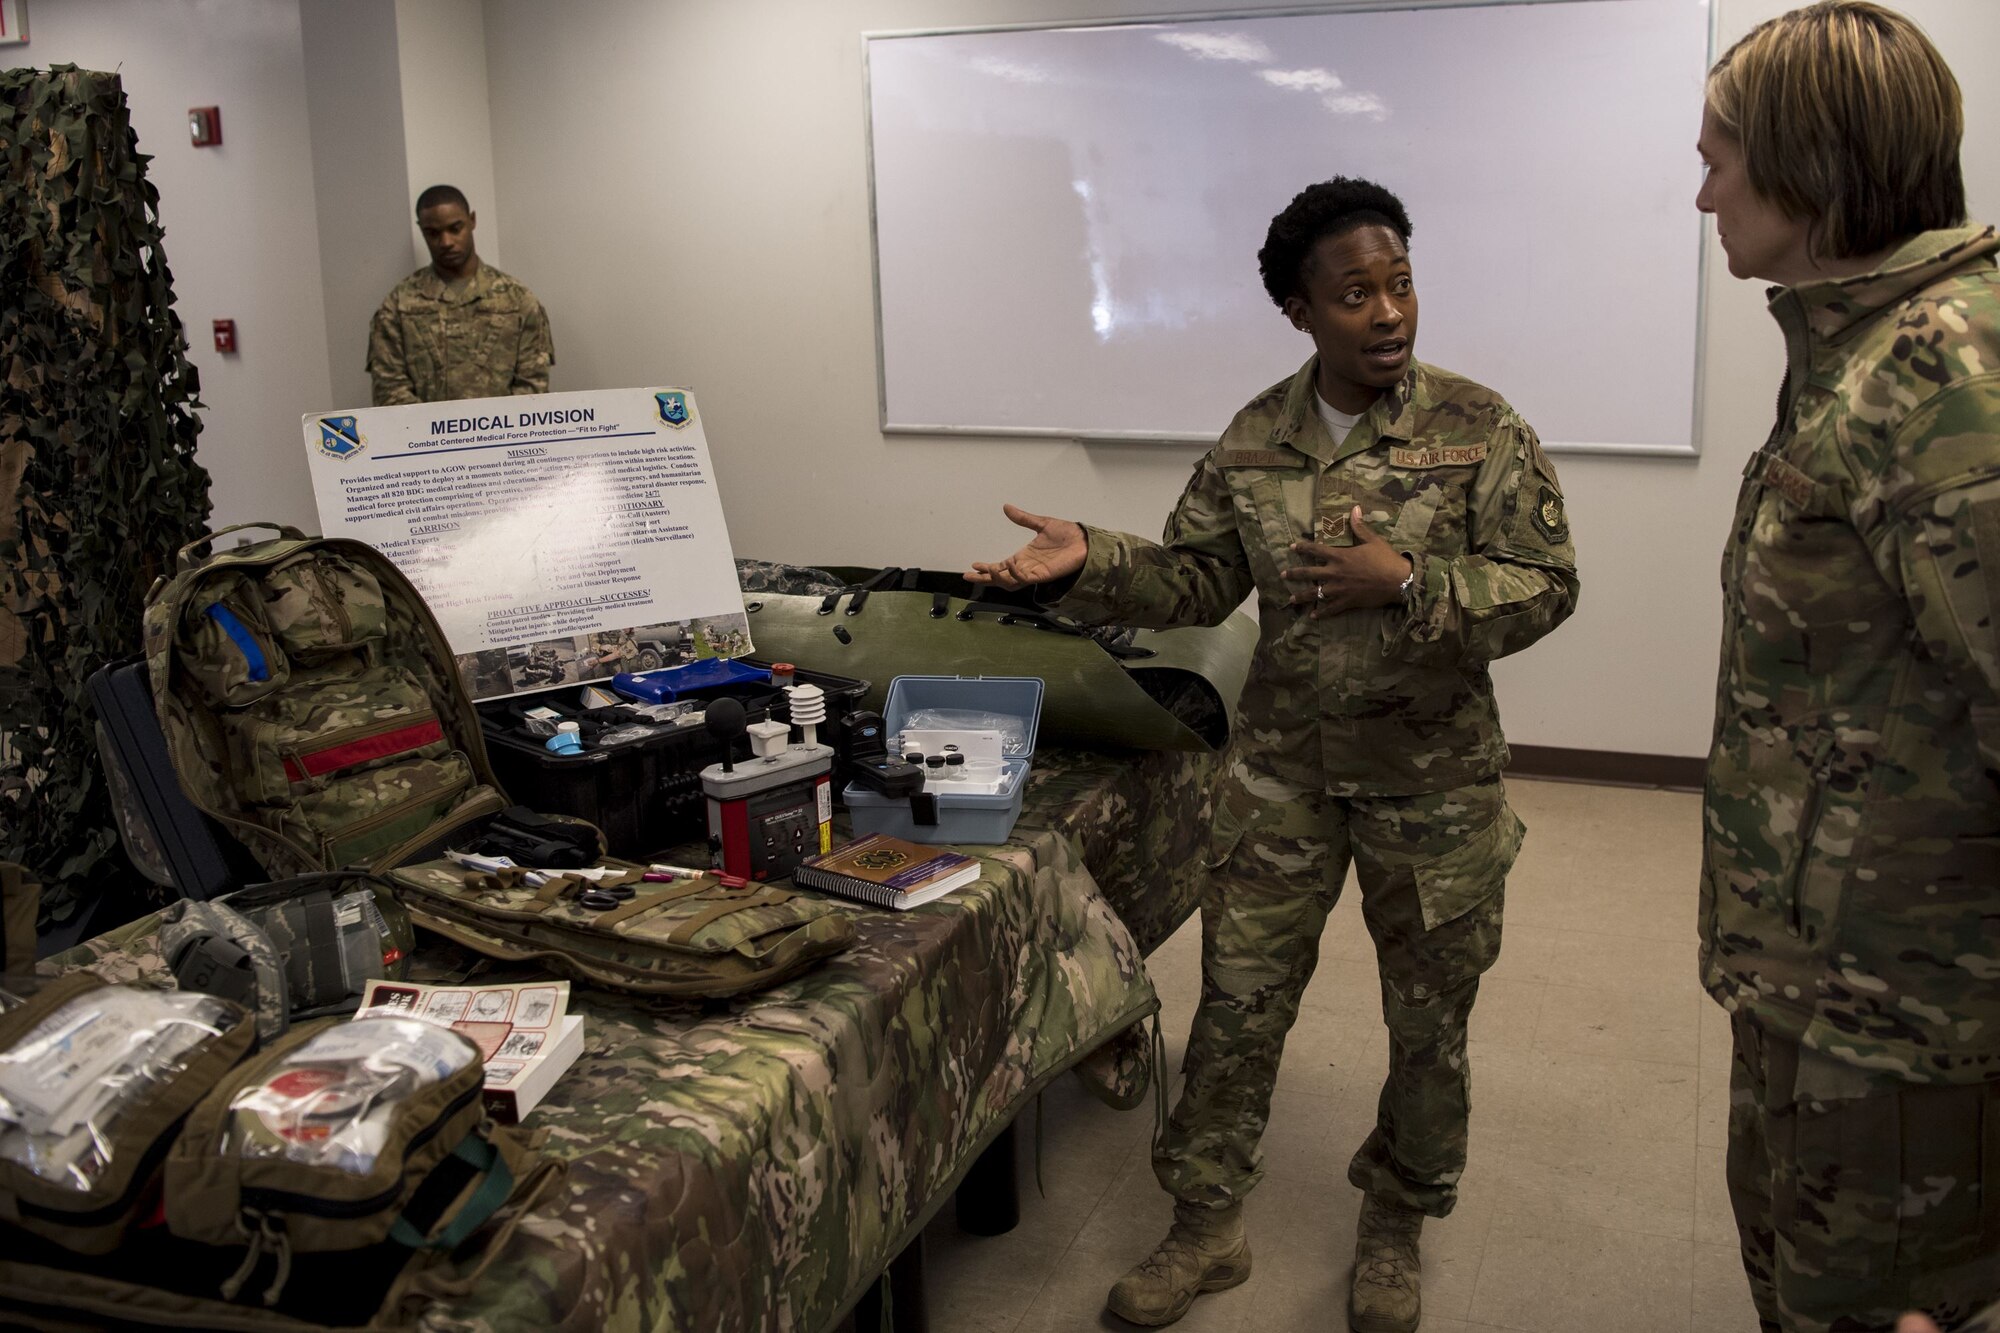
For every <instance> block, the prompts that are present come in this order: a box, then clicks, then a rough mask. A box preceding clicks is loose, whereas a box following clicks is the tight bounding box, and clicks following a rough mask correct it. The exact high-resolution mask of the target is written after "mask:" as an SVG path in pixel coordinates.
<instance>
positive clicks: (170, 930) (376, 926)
mask: <svg viewBox="0 0 2000 1333" xmlns="http://www.w3.org/2000/svg"><path fill="white" fill-rule="evenodd" d="M414 945H415V932H414V930H413V928H412V927H411V925H410V914H409V913H408V912H407V911H405V910H404V908H403V905H402V903H401V902H399V901H397V898H396V893H395V887H394V886H393V885H392V884H390V883H389V882H388V881H387V880H385V879H383V878H381V877H380V876H376V875H370V874H367V873H365V872H360V871H340V870H335V871H323V872H316V873H314V874H310V875H297V876H294V877H292V878H290V879H282V880H274V881H272V882H271V883H268V884H254V885H251V886H250V887H249V888H246V889H239V890H237V891H236V892H235V893H231V894H226V895H224V896H223V897H221V898H217V899H214V900H212V901H209V902H178V903H174V904H172V905H170V906H168V907H167V908H166V909H164V910H163V911H162V912H161V913H160V953H161V956H162V957H163V958H164V959H165V960H166V963H167V966H168V967H169V968H171V969H172V970H173V973H174V976H175V978H176V980H177V981H178V982H179V985H180V987H181V989H182V990H192V991H201V992H205V993H207V994H211V995H221V996H224V997H225V998H228V999H232V1000H235V1001H237V1002H238V1003H240V1004H242V1005H244V1006H246V1007H247V1008H249V1009H251V1010H252V1011H253V1012H255V1013H256V1015H257V1034H258V1038H259V1040H260V1041H265V1042H268V1041H272V1040H274V1039H275V1038H277V1037H279V1036H281V1035H283V1033H284V1031H285V1029H286V1026H287V1025H288V1023H289V1022H290V1021H291V1020H292V1019H294V1018H313V1017H319V1016H321V1015H325V1014H335V1013H351V1012H353V1011H354V1010H355V1009H356V1008H358V1007H359V1006H360V1003H361V994H362V992H363V991H364V990H366V989H367V986H368V982H369V981H371V980H373V979H375V978H378V977H389V978H396V977H401V976H404V975H405V974H406V973H407V972H408V971H409V955H410V950H411V949H412V948H413V947H414Z"/></svg>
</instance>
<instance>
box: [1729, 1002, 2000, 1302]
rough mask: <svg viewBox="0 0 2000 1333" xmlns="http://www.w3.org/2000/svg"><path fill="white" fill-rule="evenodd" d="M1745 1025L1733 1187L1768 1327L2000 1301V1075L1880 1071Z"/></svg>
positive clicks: (1733, 1088) (1733, 1121) (1735, 1065)
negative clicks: (1910, 1078) (1971, 1078)
mask: <svg viewBox="0 0 2000 1333" xmlns="http://www.w3.org/2000/svg"><path fill="white" fill-rule="evenodd" d="M1730 1023H1731V1028H1732V1035H1733V1036H1734V1038H1735V1054H1734V1057H1733V1058H1732V1060H1731V1064H1730V1079H1729V1200H1730V1203H1731V1205H1732V1206H1733V1207H1734V1209H1735V1212H1736V1229H1737V1236H1738V1240H1739V1242H1740V1243H1741V1245H1742V1249H1743V1268H1744V1271H1745V1272H1746V1273H1748V1275H1749V1277H1750V1294H1751V1296H1752V1298H1753V1299H1754V1300H1755V1301H1756V1303H1757V1314H1758V1318H1759V1319H1760V1321H1761V1322H1762V1324H1763V1327H1764V1328H1765V1329H1767V1330H1782V1333H1876V1331H1877V1330H1879V1331H1880V1333H1889V1330H1892V1329H1894V1328H1895V1326H1896V1319H1897V1317H1898V1316H1899V1315H1900V1314H1902V1313H1903V1312H1904V1311H1906V1310H1923V1311H1925V1312H1927V1313H1928V1314H1930V1315H1931V1317H1932V1318H1934V1319H1935V1320H1937V1322H1938V1324H1939V1326H1940V1327H1942V1328H1944V1329H1947V1330H1949V1329H1957V1328H1960V1327H1961V1326H1963V1325H1964V1321H1965V1320H1966V1319H1967V1318H1968V1317H1969V1316H1971V1315H1972V1313H1973V1312H1974V1311H1976V1310H1979V1309H1981V1308H1982V1307H1985V1306H1987V1305H1988V1304H1990V1303H1991V1302H1993V1301H1995V1300H1996V1299H2000V1084H1995V1083H1972V1084H1931V1083H1906V1082H1901V1081H1896V1080H1891V1079H1886V1078H1883V1077H1880V1076H1872V1077H1871V1076H1870V1075H1868V1074H1866V1073H1864V1072H1863V1071H1861V1070H1859V1069H1857V1068H1855V1067H1853V1066H1848V1065H1842V1064H1838V1063H1837V1062H1835V1061H1833V1060H1831V1059H1829V1058H1827V1057H1824V1056H1818V1055H1816V1054H1815V1053H1814V1052H1812V1051H1807V1050H1802V1048H1801V1047H1799V1046H1798V1045H1796V1044H1795V1043H1792V1042H1789V1041H1785V1040H1782V1039H1780V1038H1776V1037H1771V1036H1767V1035H1765V1034H1764V1033H1762V1032H1760V1031H1758V1030H1757V1028H1756V1027H1755V1026H1754V1025H1752V1024H1751V1022H1750V1020H1749V1019H1748V1018H1746V1017H1745V1016H1744V1015H1742V1014H1736V1015H1734V1016H1732V1018H1731V1020H1730Z"/></svg>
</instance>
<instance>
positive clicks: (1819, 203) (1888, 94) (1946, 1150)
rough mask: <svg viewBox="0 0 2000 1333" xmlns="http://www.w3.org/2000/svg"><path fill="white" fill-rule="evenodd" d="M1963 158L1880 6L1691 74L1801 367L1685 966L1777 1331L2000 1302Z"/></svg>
mask: <svg viewBox="0 0 2000 1333" xmlns="http://www.w3.org/2000/svg"><path fill="white" fill-rule="evenodd" d="M1962 130H1963V114H1962V111H1961V108H1960V101H1959V92H1958V84H1957V82H1956V81H1955V80H1954V79H1953V78H1952V74H1951V71H1950V70H1949V69H1948V68H1946V66H1945V64H1944V61H1943V59H1942V58H1941V57H1940V56H1939V55H1938V53H1937V51H1936V50H1935V48H1933V47H1932V46H1931V44H1930V42H1929V41H1927V40H1926V39H1925V38H1924V35H1923V34H1922V32H1920V31H1919V30H1918V29H1917V28H1916V26H1915V25H1914V24H1912V23H1911V22H1910V21H1909V20H1908V19H1906V18H1904V17H1902V16H1901V15H1899V14H1895V13H1893V12H1891V11H1889V10H1886V9H1883V8H1881V7H1880V6H1877V5H1873V4H1862V3H1851V2H1843V3H1829V4H1818V5H1813V6H1810V7H1808V8H1806V9H1801V10H1795V11H1793V12H1792V13H1789V14H1786V15H1783V16H1781V17H1779V18H1777V19H1773V20H1772V21H1770V22H1769V23H1766V24H1764V25H1762V26H1761V27H1759V28H1757V29H1755V30H1754V31H1752V32H1751V33H1750V34H1749V35H1748V36H1746V37H1745V38H1744V39H1743V40H1742V41H1740V42H1738V43H1737V44H1736V45H1735V46H1733V47H1731V48H1730V50H1729V51H1728V52H1727V53H1726V54H1725V55H1724V56H1723V57H1722V59H1721V60H1720V61H1719V62H1717V64H1716V66H1715V68H1714V69H1713V70H1712V71H1711V72H1710V74H1709V79H1708V89H1707V106H1706V110H1705V114H1704V115H1703V118H1702V129H1701V139H1700V148H1701V153H1702V157H1703V159H1704V160H1705V161H1706V163H1707V164H1708V176H1707V179H1706V181H1705V182H1704V183H1703V185H1702V188H1701V193H1700V195H1699V197H1698V199H1697V201H1696V202H1697V205H1698V207H1700V208H1701V210H1702V211H1703V212H1705V213H1709V214H1712V215H1713V216H1714V217H1715V219H1716V230H1717V232H1718V234H1719V236H1720V239H1721V242H1722V247H1723V250H1724V252H1725V253H1726V254H1727V255H1728V257H1729V271H1730V272H1731V273H1733V274H1735V275H1736V276H1737V277H1739V278H1756V279H1760V280H1762V281H1764V282H1767V283H1775V284H1777V286H1776V287H1774V288H1773V289H1772V291H1771V297H1770V300H1771V313H1772V314H1773V315H1774V316H1775V317H1776V318H1777V321H1778V324H1779V327H1780V328H1781V330H1782V331H1783V333H1784V337H1785V349H1786V355H1787V361H1788V370H1787V375H1786V379H1785V383H1784V387H1783V388H1782V389H1781V390H1780V392H1779V402H1778V416H1777V423H1776V425H1775V426H1774V427H1773V429H1772V431H1771V434H1770V438H1769V439H1768V440H1767V441H1766V442H1765V444H1764V447H1763V448H1762V449H1760V450H1758V451H1757V452H1756V453H1755V454H1753V455H1752V456H1751V459H1750V464H1749V466H1748V467H1747V468H1746V469H1745V471H1744V482H1743V488H1742V493H1741V496H1740V498H1739V499H1738V501H1737V507H1736V517H1735V522H1734V526H1733V530H1732V532H1731V534H1730V540H1729V546H1728V549H1727V551H1726V553H1725V554H1724V557H1723V570H1722V584H1723V597H1724V609H1725V616H1724V631H1723V644H1722V664H1721V673H1720V674H1721V681H1720V688H1719V690H1718V693H1717V699H1716V729H1715V743H1714V748H1713V750H1712V752H1711V754H1710V758H1709V767H1708V785H1707V799H1706V802H1705V809H1704V820H1703V829H1704V834H1705V844H1704V848H1703V875H1702V885H1701V895H1702V896H1701V951H1702V954H1701V968H1702V982H1703V984H1704V985H1705V986H1706V987H1707V989H1708V991H1709V993H1710V994H1711V995H1713V996H1714V997H1715V998H1716V999H1717V1000H1718V1001H1720V1002H1721V1003H1722V1005H1723V1006H1724V1007H1725V1008H1727V1009H1728V1010H1729V1011H1730V1014H1731V1020H1730V1021H1731V1030H1732V1032H1733V1034H1734V1045H1735V1057H1734V1067H1733V1071H1732V1076H1731V1087H1730V1121H1729V1170H1728V1176H1729V1191H1730V1197H1731V1201H1732V1203H1733V1205H1734V1207H1735V1211H1736V1222H1737V1229H1738V1232H1739V1236H1740V1239H1741V1243H1742V1250H1743V1263H1744V1267H1745V1269H1746V1270H1747V1272H1748V1273H1749V1277H1750V1286H1751V1292H1752V1294H1753V1296H1754V1297H1755V1300H1756V1303H1757V1309H1758V1314H1759V1317H1760V1318H1761V1320H1762V1322H1763V1326H1764V1328H1766V1329H1768V1330H1784V1331H1785V1333H1808V1331H1810V1333H1823V1331H1825V1330H1833V1329H1840V1330H1854V1331H1855V1333H1861V1331H1862V1330H1884V1331H1886V1330H1888V1329H1890V1328H1893V1327H1895V1326H1896V1324H1897V1315H1898V1311H1899V1310H1903V1309H1907V1308H1911V1307H1918V1308H1923V1309H1926V1310H1928V1311H1929V1313H1930V1314H1932V1315H1934V1316H1936V1317H1937V1321H1938V1322H1939V1323H1941V1324H1943V1325H1945V1326H1946V1327H1948V1328H1956V1327H1958V1326H1959V1321H1960V1320H1962V1319H1963V1318H1964V1317H1965V1316H1966V1315H1967V1314H1968V1313H1969V1312H1970V1311H1972V1310H1974V1309H1976V1308H1978V1307H1979V1306H1981V1305H1984V1304H1986V1303H1987V1302H1990V1301H1992V1300H1993V1299H1994V1297H1995V1296H1996V1295H2000V1096H1996V1090H2000V781H1996V772H2000V638H1996V615H2000V269H1996V266H1995V256H1996V253H2000V237H1996V236H1995V233H1994V231H1993V229H1992V228H1990V227H1978V226H1968V225H1966V223H1965V188H1964V184H1963V181H1962V178H1961V174H1960V170H1959V139H1960V135H1961V133H1962ZM1910 1326H1912V1327H1916V1326H1919V1325H1918V1324H1917V1321H1914V1320H1912V1321H1911V1325H1910Z"/></svg>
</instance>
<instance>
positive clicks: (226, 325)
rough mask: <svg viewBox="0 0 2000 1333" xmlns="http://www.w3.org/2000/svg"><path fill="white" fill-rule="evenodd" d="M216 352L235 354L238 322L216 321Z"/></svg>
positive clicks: (229, 320)
mask: <svg viewBox="0 0 2000 1333" xmlns="http://www.w3.org/2000/svg"><path fill="white" fill-rule="evenodd" d="M215 350H216V351H218V352H233V351H235V350H236V321H235V320H233V319H218V320H216V321H215Z"/></svg>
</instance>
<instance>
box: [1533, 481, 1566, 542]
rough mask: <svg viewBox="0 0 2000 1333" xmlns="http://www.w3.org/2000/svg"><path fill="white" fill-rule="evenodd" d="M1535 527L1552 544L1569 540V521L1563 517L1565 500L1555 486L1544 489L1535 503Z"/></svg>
mask: <svg viewBox="0 0 2000 1333" xmlns="http://www.w3.org/2000/svg"><path fill="white" fill-rule="evenodd" d="M1535 526H1536V527H1538V528H1540V529H1541V530H1542V535H1543V536H1544V537H1547V538H1548V539H1549V540H1550V541H1552V542H1564V541H1568V540H1569V520H1568V519H1567V518H1566V517H1564V515H1563V498H1562V496H1560V495H1558V494H1557V493H1556V488H1555V487H1553V486H1544V487H1542V494H1541V497H1540V498H1539V499H1538V500H1536V502H1535Z"/></svg>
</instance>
